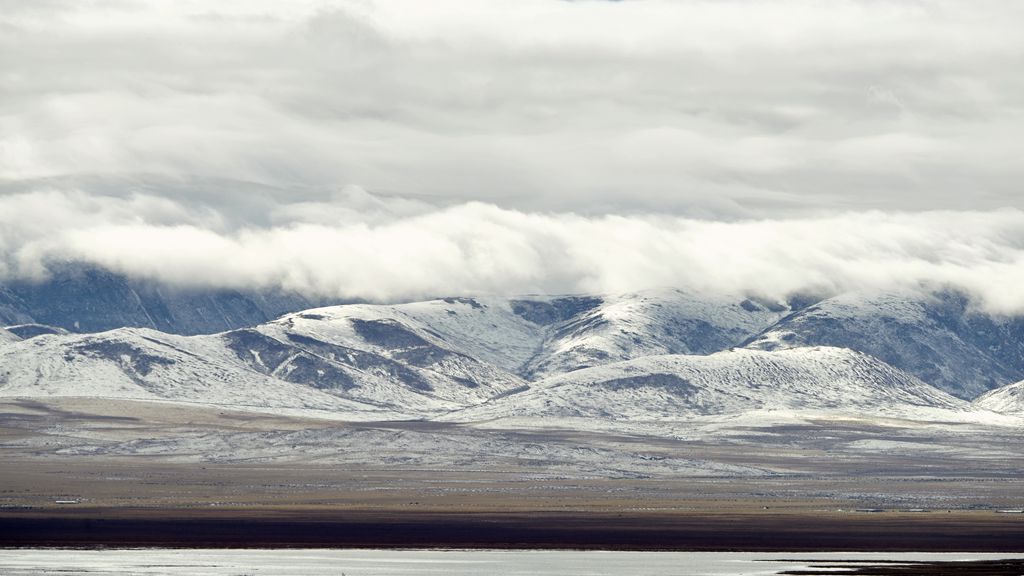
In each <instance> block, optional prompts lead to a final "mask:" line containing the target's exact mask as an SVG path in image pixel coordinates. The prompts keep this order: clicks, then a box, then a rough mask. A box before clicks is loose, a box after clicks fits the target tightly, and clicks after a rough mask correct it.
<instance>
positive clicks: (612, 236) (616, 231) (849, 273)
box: [0, 189, 1024, 312]
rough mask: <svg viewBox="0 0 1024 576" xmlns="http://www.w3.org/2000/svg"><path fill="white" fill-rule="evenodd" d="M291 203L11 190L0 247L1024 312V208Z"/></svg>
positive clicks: (367, 278) (21, 253)
mask: <svg viewBox="0 0 1024 576" xmlns="http://www.w3.org/2000/svg"><path fill="white" fill-rule="evenodd" d="M278 213H279V214H287V215H288V216H289V217H288V218H286V219H285V220H286V221H285V222H283V223H279V224H271V225H267V226H256V225H251V224H248V225H242V226H238V227H233V226H226V225H225V222H226V219H225V218H223V217H220V216H219V215H218V214H216V212H215V211H213V210H212V209H211V208H206V209H204V210H198V211H197V210H192V209H188V208H186V207H184V206H182V205H178V204H175V203H174V202H172V201H170V200H168V199H166V198H158V197H153V196H147V195H142V194H131V195H128V196H125V197H112V196H94V195H89V194H84V193H81V192H62V191H58V190H47V191H41V192H29V193H25V194H8V195H3V196H0V215H2V216H0V224H2V226H0V230H2V231H3V232H4V234H3V236H0V248H2V249H3V253H4V254H7V255H8V257H7V259H6V270H7V275H8V276H12V275H18V276H33V275H34V276H38V275H40V274H44V273H45V270H46V267H47V266H48V265H52V264H53V263H56V262H61V261H65V260H72V261H81V262H89V263H93V264H97V265H100V266H103V267H106V268H109V269H112V270H115V271H119V272H123V273H126V274H129V275H132V276H136V277H143V278H152V279H156V280H160V281H163V282H168V283H172V284H179V285H191V286H217V287H236V288H253V287H273V288H276V287H281V288H285V289H289V290H298V291H301V292H304V293H307V294H310V295H318V296H331V297H342V298H366V299H371V300H382V301H394V300H408V299H416V298H423V297H429V296H439V295H453V294H480V293H497V294H522V293H538V292H540V293H566V292H597V293H609V292H625V291H632V290H639V289H644V288H650V287H658V286H673V287H679V288H683V289H686V290H690V291H694V292H698V293H708V292H714V293H728V294H736V295H760V296H765V297H770V298H777V299H782V298H785V297H787V296H789V295H792V294H796V293H807V292H814V293H820V294H830V293H838V292H843V291H848V290H900V289H918V288H921V287H926V288H935V287H952V288H956V289H960V290H963V291H966V292H967V293H969V294H971V295H973V296H975V297H976V299H977V302H978V303H979V304H980V305H982V306H985V307H986V308H988V309H990V310H993V311H998V312H1011V311H1013V312H1024V292H1021V291H1019V290H1013V289H1012V288H1010V287H1013V286H1020V285H1021V283H1022V282H1024V212H1022V211H1019V210H1002V211H991V212H949V211H947V212H918V213H890V214H886V213H882V212H877V211H875V212H855V213H843V214H836V215H832V216H822V217H794V218H779V219H768V220H765V219H761V220H736V221H731V222H721V221H711V220H695V219H690V218H683V217H676V216H665V215H641V214H637V215H632V216H621V215H605V216H582V215H578V214H572V213H554V212H546V213H539V212H522V211H517V210H511V209H506V208H500V207H498V206H495V205H492V204H484V203H479V202H472V203H461V204H456V205H451V206H447V207H432V206H430V205H429V204H427V203H424V202H421V201H412V200H406V199H384V198H377V197H373V196H371V195H368V194H366V193H365V192H363V191H361V190H356V189H350V190H346V191H343V192H341V193H339V194H337V195H336V196H335V197H334V199H333V200H331V201H325V202H318V203H314V204H310V203H306V202H300V203H297V204H294V205H288V204H283V205H282V206H280V207H279V210H278ZM309 214H312V215H313V217H311V218H306V217H305V216H306V215H309ZM319 214H329V215H337V214H340V215H341V217H339V218H338V219H337V221H336V222H334V223H327V222H326V221H325V219H324V218H320V217H319ZM15 215H16V216H15Z"/></svg>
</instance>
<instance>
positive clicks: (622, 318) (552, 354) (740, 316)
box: [513, 289, 791, 379]
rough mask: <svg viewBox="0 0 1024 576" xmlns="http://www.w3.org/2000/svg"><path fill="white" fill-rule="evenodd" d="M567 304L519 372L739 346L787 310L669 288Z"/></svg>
mask: <svg viewBox="0 0 1024 576" xmlns="http://www.w3.org/2000/svg"><path fill="white" fill-rule="evenodd" d="M581 301H582V303H584V304H586V305H585V306H583V305H580V303H581ZM550 302H551V303H558V302H559V301H558V300H552V301H550ZM572 303H573V304H575V305H576V306H575V310H573V311H574V312H575V313H574V314H572V315H569V316H567V317H566V318H564V319H560V321H556V322H551V323H548V324H544V326H545V327H546V328H547V333H546V335H545V339H544V342H543V344H542V347H541V349H540V351H539V352H538V354H537V355H536V356H535V357H534V358H533V359H532V360H531V361H530V362H529V363H528V364H527V365H526V366H525V367H524V369H523V373H524V375H526V376H528V377H530V378H531V379H538V378H543V377H546V376H551V375H555V374H561V373H564V372H570V371H573V370H578V369H581V368H588V367H591V366H600V365H603V364H609V363H612V362H619V361H622V360H629V359H631V358H639V357H642V356H651V355H657V354H711V353H714V352H718V351H719V350H724V349H727V348H730V347H733V346H736V345H738V344H740V343H742V342H743V341H744V340H746V339H748V338H750V337H751V336H752V335H754V334H756V333H758V332H759V331H761V330H763V329H764V328H766V327H767V326H770V325H771V324H772V323H774V322H776V321H777V320H779V319H780V318H782V317H783V316H784V315H785V314H787V313H789V312H790V311H791V309H790V306H789V305H782V304H771V303H764V302H755V301H753V300H749V299H748V300H734V299H729V298H723V297H717V296H705V297H696V296H694V295H690V294H687V293H685V292H682V291H679V290H670V289H663V290H648V291H644V292H638V293H632V294H624V295H618V296H610V297H604V298H594V297H589V298H577V299H575V301H574V302H572ZM525 304H526V302H522V301H513V305H514V306H518V307H523V306H524V305H525ZM534 307H536V304H534Z"/></svg>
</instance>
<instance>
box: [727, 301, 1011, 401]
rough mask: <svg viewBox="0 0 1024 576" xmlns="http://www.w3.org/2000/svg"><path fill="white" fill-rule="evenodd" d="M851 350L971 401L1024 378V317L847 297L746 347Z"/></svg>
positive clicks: (796, 317) (961, 306) (802, 314)
mask: <svg viewBox="0 0 1024 576" xmlns="http://www.w3.org/2000/svg"><path fill="white" fill-rule="evenodd" d="M804 346H836V347H841V348H850V349H852V350H858V351H861V352H864V353H867V354H871V355H872V356H875V357H876V358H879V359H881V360H883V361H885V362H886V363H888V364H891V365H892V366H895V367H897V368H900V369H901V370H905V371H907V372H909V373H911V374H913V375H915V376H917V377H918V378H920V379H922V380H924V381H925V382H928V383H929V384H932V385H934V386H936V387H938V388H941V389H942V390H945V391H946V392H949V393H950V394H952V395H954V396H958V397H960V398H965V399H970V398H974V397H977V396H978V395H980V394H982V393H984V392H986V391H988V390H991V389H993V388H997V387H999V386H1001V385H1004V384H1007V383H1009V382H1015V381H1017V380H1020V379H1021V378H1024V318H1022V317H1012V318H1007V317H998V316H992V315H987V314H984V313H982V312H978V311H974V310H972V309H971V308H970V307H969V305H968V302H967V300H966V299H965V298H964V297H963V296H961V295H957V294H953V293H948V292H937V293H933V294H924V295H921V294H909V293H908V294H895V293H891V294H844V295H841V296H836V297H834V298H829V299H826V300H823V301H821V302H818V303H817V304H815V305H813V306H810V307H808V308H806V309H804V310H801V311H799V312H797V313H795V314H793V315H791V316H788V317H786V318H784V319H782V320H781V321H779V322H778V323H777V324H776V325H774V326H772V327H771V328H769V329H767V330H766V331H765V332H764V333H762V334H760V335H759V336H757V337H756V338H753V339H752V340H751V341H750V342H749V343H748V344H747V347H749V348H753V349H758V350H778V349H787V348H794V347H804Z"/></svg>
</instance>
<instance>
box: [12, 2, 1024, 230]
mask: <svg viewBox="0 0 1024 576" xmlns="http://www.w3.org/2000/svg"><path fill="white" fill-rule="evenodd" d="M1021 22H1024V4H1022V3H1020V2H1017V1H1015V0H834V1H828V2H822V1H817V0H772V1H762V0H721V1H717V0H716V1H707V0H682V1H678V0H644V1H628V2H600V1H589V2H567V1H560V0H517V1H515V2H508V1H505V0H444V1H442V2H429V3H426V2H422V1H420V0H350V1H346V0H316V1H313V0H296V1H289V2H271V1H266V0H219V1H217V2H207V1H200V0H178V1H174V2H165V1H146V0H88V1H82V0H34V1H32V2H25V1H22V0H0V179H7V180H20V179H31V178H40V177H52V176H60V175H69V174H80V173H103V174H127V173H137V172H143V173H152V174H163V175H173V176H178V175H200V176H204V177H218V178H229V179H239V180H250V181H256V182H262V183H266V184H276V185H282V184H284V185H295V184H302V185H314V186H329V187H335V188H336V187H341V186H345V185H359V186H363V187H365V188H366V189H368V190H373V191H375V192H383V193H390V194H399V195H412V194H425V195H431V196H441V197H456V198H461V199H463V200H466V201H472V200H478V201H485V202H494V203H497V204H499V205H502V206H507V207H512V208H517V209H521V210H526V211H533V210H555V211H573V212H581V213H603V212H616V211H622V210H627V211H628V210H641V211H668V212H672V213H677V214H684V215H689V216H693V217H715V218H718V217H728V218H736V217H741V218H750V217H762V216H770V217H778V216H789V215H791V214H794V213H820V212H821V211H835V210H841V211H851V210H852V211H862V210H871V209H880V210H911V211H913V210H935V209H997V208H1001V207H1005V206H1018V205H1019V203H1020V185H1019V183H1020V182H1021V181H1022V180H1024V163H1021V162H1020V161H1019V153H1018V152H1017V149H1018V148H1019V139H1020V134H1021V133H1022V131H1024V113H1022V111H1024V75H1021V74H1020V70H1022V69H1024V35H1022V34H1020V23H1021Z"/></svg>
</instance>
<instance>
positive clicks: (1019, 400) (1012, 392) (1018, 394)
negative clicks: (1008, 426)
mask: <svg viewBox="0 0 1024 576" xmlns="http://www.w3.org/2000/svg"><path fill="white" fill-rule="evenodd" d="M974 406H976V407H978V408H981V409H983V410H991V411H993V412H1002V413H1004V414H1024V380H1022V381H1020V382H1014V383H1013V384H1007V385H1006V386H1003V387H1001V388H996V389H995V390H992V391H991V392H988V393H986V394H983V395H982V396H980V397H978V399H976V400H975V401H974Z"/></svg>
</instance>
